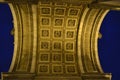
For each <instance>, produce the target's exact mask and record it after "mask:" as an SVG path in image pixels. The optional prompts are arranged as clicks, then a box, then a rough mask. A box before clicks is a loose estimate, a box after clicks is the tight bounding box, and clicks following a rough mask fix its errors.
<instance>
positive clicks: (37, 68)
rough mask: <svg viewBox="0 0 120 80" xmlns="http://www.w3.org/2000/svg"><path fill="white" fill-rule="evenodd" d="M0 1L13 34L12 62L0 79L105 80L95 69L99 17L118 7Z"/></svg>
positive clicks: (52, 0) (78, 0)
mask: <svg viewBox="0 0 120 80" xmlns="http://www.w3.org/2000/svg"><path fill="white" fill-rule="evenodd" d="M1 2H7V3H8V4H9V6H10V8H11V11H12V14H13V18H14V19H13V22H14V30H15V31H14V39H15V42H14V43H15V44H14V55H13V60H12V64H11V67H10V70H9V72H7V73H2V80H6V79H7V80H11V79H12V80H15V79H18V80H24V79H27V80H39V79H42V80H56V79H59V80H111V74H110V73H104V71H103V70H102V68H101V65H100V62H99V58H98V50H97V49H98V48H97V40H98V38H99V29H100V25H101V23H102V21H103V19H104V17H105V15H106V14H107V13H108V12H109V10H111V9H114V10H119V8H120V5H118V4H116V3H115V4H114V5H113V4H111V3H109V1H107V2H104V1H103V0H96V1H95V0H74V1H73V0H65V1H64V0H34V1H33V0H1ZM108 3H109V6H108ZM98 4H99V5H98ZM103 4H104V6H103Z"/></svg>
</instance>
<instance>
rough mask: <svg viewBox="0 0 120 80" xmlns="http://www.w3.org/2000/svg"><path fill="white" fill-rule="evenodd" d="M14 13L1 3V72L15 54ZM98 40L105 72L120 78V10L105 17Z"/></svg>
mask: <svg viewBox="0 0 120 80" xmlns="http://www.w3.org/2000/svg"><path fill="white" fill-rule="evenodd" d="M12 28H13V24H12V14H11V12H10V9H9V7H8V5H7V4H0V72H7V71H8V69H9V66H10V64H11V60H12V55H13V40H14V39H13V36H12V35H11V34H10V31H11V30H12ZM100 32H101V33H102V35H103V36H102V39H100V40H99V41H98V47H99V56H100V61H101V65H102V68H103V69H104V71H105V72H110V73H112V75H113V77H112V80H120V77H119V76H120V11H111V12H109V13H108V14H107V16H106V17H105V19H104V21H103V23H102V25H101V30H100Z"/></svg>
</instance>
